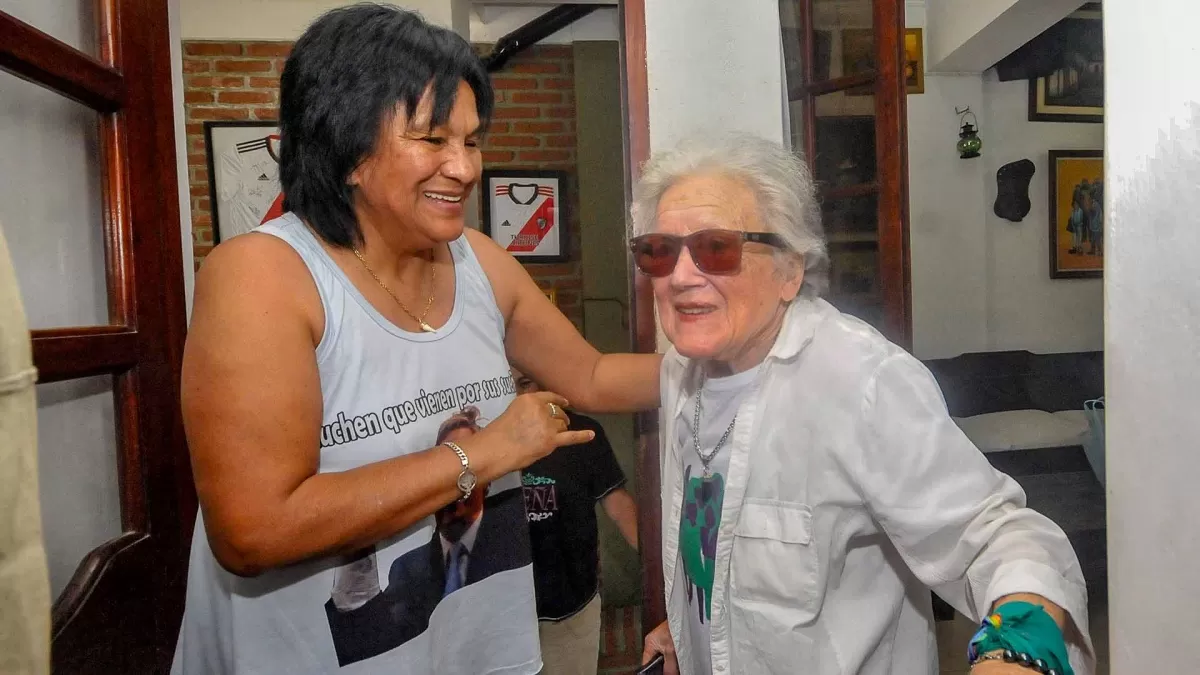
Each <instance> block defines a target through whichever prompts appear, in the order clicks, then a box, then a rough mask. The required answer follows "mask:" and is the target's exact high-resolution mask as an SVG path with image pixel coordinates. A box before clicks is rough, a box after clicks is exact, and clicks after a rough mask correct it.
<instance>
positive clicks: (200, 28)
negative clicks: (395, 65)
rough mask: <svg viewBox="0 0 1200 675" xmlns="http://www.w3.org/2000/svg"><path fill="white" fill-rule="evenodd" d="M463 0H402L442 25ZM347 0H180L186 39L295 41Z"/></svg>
mask: <svg viewBox="0 0 1200 675" xmlns="http://www.w3.org/2000/svg"><path fill="white" fill-rule="evenodd" d="M459 1H461V0H402V1H400V2H397V3H395V4H398V5H400V6H402V7H406V8H408V9H412V10H414V11H417V12H420V13H421V14H422V15H424V16H425V18H427V19H429V20H430V21H432V22H434V23H438V24H439V25H444V26H450V25H451V23H452V3H453V2H459ZM346 4H349V3H348V2H347V0H181V2H180V9H181V12H182V13H181V18H182V29H183V39H185V40H295V39H296V38H298V37H300V34H301V33H303V32H304V29H305V28H307V27H308V24H310V23H312V21H313V19H315V18H317V17H318V16H319V15H320V14H322V13H323V12H326V11H328V10H331V9H333V8H335V7H341V6H343V5H346Z"/></svg>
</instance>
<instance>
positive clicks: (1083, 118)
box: [1029, 2, 1104, 122]
mask: <svg viewBox="0 0 1200 675" xmlns="http://www.w3.org/2000/svg"><path fill="white" fill-rule="evenodd" d="M1101 17H1102V13H1101V11H1100V3H1098V2H1092V3H1088V4H1086V5H1084V6H1083V7H1082V8H1081V9H1080V10H1079V11H1077V12H1075V13H1073V14H1071V15H1070V16H1068V17H1067V18H1065V19H1063V20H1062V21H1061V22H1059V23H1058V24H1055V26H1054V27H1053V28H1052V29H1051V30H1055V31H1059V33H1058V34H1059V35H1060V36H1061V42H1062V44H1063V54H1062V57H1061V59H1060V63H1061V65H1060V66H1059V67H1058V68H1057V69H1056V70H1055V71H1054V72H1052V73H1050V74H1049V75H1047V76H1046V77H1039V78H1036V79H1033V80H1030V81H1029V121H1030V122H1103V121H1104V23H1103V21H1102V19H1101Z"/></svg>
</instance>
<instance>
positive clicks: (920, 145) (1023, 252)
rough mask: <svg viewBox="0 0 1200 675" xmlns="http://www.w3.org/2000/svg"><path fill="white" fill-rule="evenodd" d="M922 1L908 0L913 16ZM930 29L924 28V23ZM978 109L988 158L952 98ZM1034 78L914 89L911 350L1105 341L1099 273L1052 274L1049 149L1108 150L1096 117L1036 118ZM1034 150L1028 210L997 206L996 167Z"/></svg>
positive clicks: (1064, 346)
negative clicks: (971, 142) (1001, 210)
mask: <svg viewBox="0 0 1200 675" xmlns="http://www.w3.org/2000/svg"><path fill="white" fill-rule="evenodd" d="M924 18H925V17H924V8H923V7H922V6H921V5H919V4H910V5H909V6H908V7H907V20H908V25H909V26H922V25H923V24H924ZM926 37H927V38H928V32H927V33H926ZM956 106H957V107H960V108H961V107H964V106H970V107H971V110H972V111H973V112H975V113H976V115H977V117H978V119H979V128H980V131H979V135H980V138H982V139H983V156H982V157H980V158H978V159H971V160H963V159H959V158H958V154H957V152H956V151H955V149H954V144H955V142H956V141H957V140H958V137H957V130H958V126H959V123H958V116H957V115H955V114H954V109H955V107H956ZM1027 107H1028V84H1027V83H1026V82H1024V81H1018V82H999V81H997V80H996V78H995V75H994V74H985V75H984V76H980V75H978V74H932V73H927V74H926V76H925V93H924V94H914V95H910V96H909V97H908V125H909V126H908V135H909V137H908V156H909V197H910V206H909V214H910V215H909V224H910V245H911V250H912V305H913V349H914V351H915V353H916V354H917V356H918V357H920V358H940V357H951V356H956V355H958V354H961V353H965V352H975V351H997V350H1006V349H1028V350H1030V351H1034V352H1043V353H1050V352H1069V351H1086V350H1097V349H1101V348H1102V347H1103V340H1104V326H1103V314H1102V311H1101V303H1102V300H1103V288H1102V283H1101V281H1099V280H1078V279H1051V278H1050V275H1049V255H1050V254H1049V220H1048V218H1049V214H1048V203H1047V202H1048V195H1047V181H1048V178H1047V176H1048V173H1047V156H1048V154H1047V153H1048V152H1049V150H1052V149H1103V147H1104V127H1103V125H1100V124H1060V123H1048V122H1029V121H1028V119H1027V115H1028V111H1027ZM1026 158H1027V159H1030V160H1032V161H1033V162H1034V165H1035V166H1036V173H1035V174H1034V176H1033V179H1032V181H1031V183H1030V190H1029V198H1030V201H1031V202H1032V205H1031V208H1030V211H1029V214H1028V215H1027V216H1026V217H1025V219H1024V220H1023V221H1022V222H1020V223H1012V222H1009V221H1007V220H1004V219H1002V218H1000V217H998V216H996V215H995V213H994V212H993V204H994V202H995V199H996V171H997V170H998V169H999V168H1000V167H1001V166H1003V165H1004V164H1007V163H1009V162H1013V161H1017V160H1020V159H1026Z"/></svg>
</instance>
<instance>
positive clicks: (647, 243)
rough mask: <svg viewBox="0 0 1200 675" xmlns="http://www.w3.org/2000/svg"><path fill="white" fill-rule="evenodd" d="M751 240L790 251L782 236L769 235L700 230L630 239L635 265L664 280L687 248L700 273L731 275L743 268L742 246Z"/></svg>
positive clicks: (646, 235)
mask: <svg viewBox="0 0 1200 675" xmlns="http://www.w3.org/2000/svg"><path fill="white" fill-rule="evenodd" d="M748 241H749V242H754V243H756V244H766V245H768V246H774V247H775V248H780V249H786V248H787V244H786V243H785V242H784V241H783V237H780V236H779V235H777V234H773V233H770V232H741V231H738V230H700V231H699V232H693V233H691V234H689V235H688V236H686V237H679V236H676V235H673V234H643V235H642V236H640V237H634V238H633V239H630V240H629V250H630V251H631V252H632V253H633V264H635V265H637V268H638V270H640V271H641V272H642V274H645V275H647V276H651V277H665V276H667V275H668V274H670V273H671V272H673V271H674V270H675V264H676V263H677V262H679V253H680V251H682V250H683V248H684V247H685V246H686V247H687V250H688V254H689V255H691V257H692V262H694V263H696V267H697V268H698V269H699V270H700V271H701V272H704V273H705V274H720V275H729V274H737V273H738V272H739V271H740V270H741V269H742V244H745V243H746V242H748Z"/></svg>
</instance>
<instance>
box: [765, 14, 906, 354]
mask: <svg viewBox="0 0 1200 675" xmlns="http://www.w3.org/2000/svg"><path fill="white" fill-rule="evenodd" d="M779 17H780V23H781V25H782V28H783V49H784V60H785V68H786V78H787V91H788V100H789V105H788V111H789V117H790V124H791V137H792V143H793V146H794V147H795V148H796V149H797V150H800V151H802V152H803V153H804V156H805V158H806V159H807V160H808V163H809V167H810V168H811V169H812V172H813V176H814V178H815V179H816V181H817V184H818V187H819V189H820V195H821V201H822V209H821V211H822V219H823V223H824V226H825V233H826V237H827V239H828V242H829V254H830V290H829V293H828V294H827V296H826V297H827V299H828V300H829V301H830V302H832V303H833V304H834V305H836V306H837V307H838V308H840V309H842V310H843V311H845V312H848V313H850V314H854V315H855V316H858V317H860V318H862V319H864V320H866V321H868V322H869V323H871V324H872V325H874V326H876V327H877V328H879V329H880V330H881V331H883V332H884V334H885V335H887V336H888V337H889V338H891V339H892V340H893V341H895V342H897V343H899V344H901V345H903V346H905V347H908V346H909V345H910V342H911V334H912V328H911V319H910V314H911V311H910V304H911V303H910V299H909V255H908V157H907V141H906V137H905V136H906V135H905V130H906V127H907V114H906V105H905V102H906V101H905V97H906V92H905V82H904V3H903V2H901V0H780V2H779Z"/></svg>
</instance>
